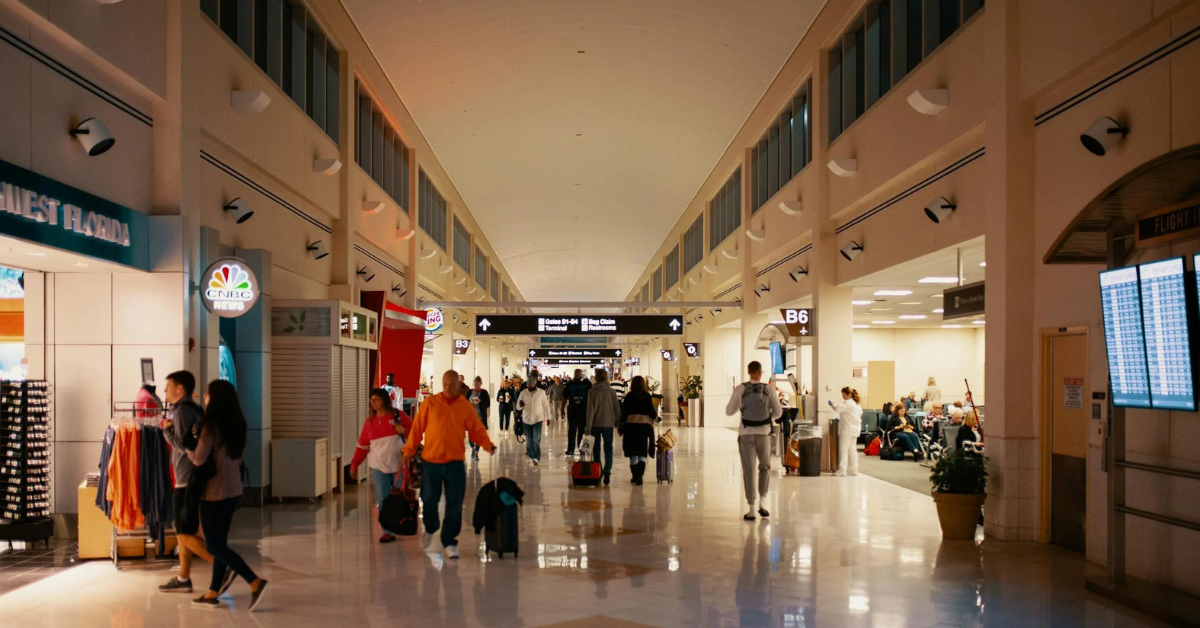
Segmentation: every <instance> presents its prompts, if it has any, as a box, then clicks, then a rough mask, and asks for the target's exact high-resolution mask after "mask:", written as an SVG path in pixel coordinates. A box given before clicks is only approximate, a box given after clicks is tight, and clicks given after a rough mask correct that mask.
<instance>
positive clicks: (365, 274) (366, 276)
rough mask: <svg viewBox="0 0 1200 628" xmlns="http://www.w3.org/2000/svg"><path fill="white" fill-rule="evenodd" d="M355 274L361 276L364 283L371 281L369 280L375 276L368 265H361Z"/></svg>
mask: <svg viewBox="0 0 1200 628" xmlns="http://www.w3.org/2000/svg"><path fill="white" fill-rule="evenodd" d="M357 274H358V276H359V277H362V278H363V282H365V283H371V280H372V279H374V278H375V273H373V272H371V268H370V267H369V266H363V267H362V268H360V269H358V271H357Z"/></svg>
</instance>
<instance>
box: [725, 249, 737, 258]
mask: <svg viewBox="0 0 1200 628" xmlns="http://www.w3.org/2000/svg"><path fill="white" fill-rule="evenodd" d="M721 255H724V256H725V259H737V258H738V252H737V249H721Z"/></svg>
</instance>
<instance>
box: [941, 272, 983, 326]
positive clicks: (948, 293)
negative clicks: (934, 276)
mask: <svg viewBox="0 0 1200 628" xmlns="http://www.w3.org/2000/svg"><path fill="white" fill-rule="evenodd" d="M942 292H943V298H942V309H944V310H945V312H943V313H942V320H944V321H950V320H954V319H956V318H966V317H968V316H977V315H979V314H983V306H984V291H983V282H982V281H980V282H979V283H973V284H970V285H967V286H963V287H961V288H947V289H946V290H943V291H942Z"/></svg>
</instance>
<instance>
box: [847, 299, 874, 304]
mask: <svg viewBox="0 0 1200 628" xmlns="http://www.w3.org/2000/svg"><path fill="white" fill-rule="evenodd" d="M874 302H875V301H873V300H870V299H858V300H856V301H851V302H850V305H870V304H872V303H874Z"/></svg>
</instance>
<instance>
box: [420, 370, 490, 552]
mask: <svg viewBox="0 0 1200 628" xmlns="http://www.w3.org/2000/svg"><path fill="white" fill-rule="evenodd" d="M462 392H463V391H462V388H461V387H460V385H459V378H458V373H457V372H455V371H446V372H445V373H444V374H443V375H442V392H441V394H439V395H432V396H430V397H429V398H428V399H426V400H425V401H424V402H423V403H422V404H421V407H420V408H419V409H418V410H417V418H416V419H415V420H414V421H413V425H412V432H411V434H410V435H409V438H408V443H407V444H406V445H405V446H404V450H403V452H404V465H405V467H407V466H408V461H409V459H410V458H412V457H413V456H415V455H416V454H417V446H418V445H421V444H422V440H424V447H425V448H424V449H423V450H422V451H421V460H422V462H423V465H422V467H421V502H422V505H423V508H424V513H423V515H422V518H423V519H424V521H425V533H424V534H422V535H421V545H422V546H423V547H429V544H430V542H432V541H433V533H434V532H437V531H438V529H439V528H440V529H441V531H442V535H441V536H442V547H444V548H445V555H446V558H458V533H459V532H460V531H462V515H463V497H464V495H465V494H466V492H467V467H466V465H465V464H464V463H463V460H464V459H466V457H467V447H466V445H465V444H464V442H463V441H464V439H465V438H466V436H467V435H470V437H471V442H473V443H475V444H477V445H479V446H481V447H482V448H483V449H485V450H487V452H488V453H490V454H492V455H495V453H496V446H495V445H494V444H492V439H491V438H488V433H487V428H485V427H484V426H483V423H481V422H480V421H479V416H478V415H477V414H475V407H474V406H472V405H471V402H470V401H467V399H466V398H464V397H463V396H462ZM443 487H444V489H445V493H446V521H445V522H439V521H438V502H439V501H441V499H442V491H443ZM443 523H444V525H443Z"/></svg>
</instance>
